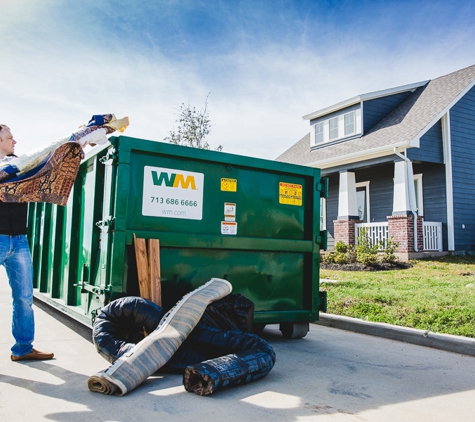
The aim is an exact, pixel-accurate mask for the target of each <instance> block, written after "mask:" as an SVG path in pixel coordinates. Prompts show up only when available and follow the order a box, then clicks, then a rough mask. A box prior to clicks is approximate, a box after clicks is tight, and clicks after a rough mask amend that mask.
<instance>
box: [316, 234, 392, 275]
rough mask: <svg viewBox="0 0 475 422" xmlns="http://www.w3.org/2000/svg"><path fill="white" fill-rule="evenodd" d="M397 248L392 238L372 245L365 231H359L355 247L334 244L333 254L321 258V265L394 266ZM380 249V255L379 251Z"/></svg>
mask: <svg viewBox="0 0 475 422" xmlns="http://www.w3.org/2000/svg"><path fill="white" fill-rule="evenodd" d="M397 247H398V244H397V242H395V241H394V239H393V238H390V239H388V240H386V242H380V243H376V244H373V242H372V240H371V238H370V237H369V235H368V231H367V230H366V229H362V230H360V235H359V236H358V239H357V244H356V245H347V244H346V243H344V242H342V241H338V242H337V243H336V244H335V248H334V251H333V252H330V253H327V254H325V255H323V256H322V263H323V264H337V265H347V264H360V265H363V266H365V267H375V266H378V265H380V264H386V265H396V264H397V262H398V258H397V257H396V255H395V254H394V253H395V251H396V248H397ZM381 249H382V254H380V253H379V252H380V250H381Z"/></svg>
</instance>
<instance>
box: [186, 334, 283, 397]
mask: <svg viewBox="0 0 475 422" xmlns="http://www.w3.org/2000/svg"><path fill="white" fill-rule="evenodd" d="M201 331H202V332H201V336H200V339H199V341H200V342H203V343H206V342H208V343H210V344H213V345H214V346H215V347H220V348H223V349H224V350H226V349H228V350H233V351H234V353H230V354H228V355H226V356H221V357H217V358H214V359H208V360H206V361H204V362H201V363H196V364H193V365H189V366H187V367H186V369H185V373H184V374H183V385H184V386H185V390H186V391H189V392H193V393H195V394H198V395H200V396H207V395H209V394H213V393H214V392H215V391H216V390H219V389H222V388H227V387H231V386H234V385H240V384H246V383H248V382H251V381H254V380H257V379H259V378H262V377H265V376H266V375H267V374H268V373H269V372H270V371H271V370H272V368H273V367H274V364H275V353H274V350H273V349H272V347H271V346H270V344H269V343H267V342H266V341H265V340H264V339H262V338H260V337H258V336H256V335H255V334H250V333H243V332H239V331H216V332H212V331H211V328H204V330H201Z"/></svg>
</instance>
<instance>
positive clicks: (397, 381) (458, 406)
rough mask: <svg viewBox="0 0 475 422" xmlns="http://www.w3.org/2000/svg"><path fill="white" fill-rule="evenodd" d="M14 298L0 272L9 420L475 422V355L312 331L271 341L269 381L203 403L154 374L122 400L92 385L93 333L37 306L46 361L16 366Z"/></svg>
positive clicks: (1, 362) (0, 407)
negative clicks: (13, 353)
mask: <svg viewBox="0 0 475 422" xmlns="http://www.w3.org/2000/svg"><path fill="white" fill-rule="evenodd" d="M10 312H11V305H10V292H9V288H8V284H7V280H6V277H5V274H4V271H3V268H2V269H0V313H1V318H0V332H1V333H2V334H3V336H2V339H1V341H0V420H1V421H45V420H46V421H64V422H74V421H124V422H126V421H127V422H130V421H140V420H146V421H152V420H153V421H161V422H167V421H175V422H176V421H180V422H181V421H190V422H191V421H192V422H197V421H227V422H228V421H243V420H251V421H266V422H267V421H269V422H270V421H285V422H287V421H314V420H315V421H358V422H361V421H375V422H376V421H377V422H381V421H384V422H391V421H397V422H406V421H424V422H425V421H431V422H436V421H443V422H446V421H451V422H458V421H460V422H471V421H475V412H474V406H475V405H474V403H475V358H474V357H471V356H467V355H460V354H457V353H451V352H445V351H441V350H436V349H432V348H427V347H423V346H416V345H412V344H408V343H402V342H398V341H394V340H388V339H383V338H379V337H374V336H369V335H365V334H357V333H354V332H349V331H345V330H339V329H336V328H331V327H326V326H321V325H312V326H311V330H310V333H309V334H308V336H307V337H306V338H304V339H300V340H285V339H283V338H282V337H281V336H280V333H279V332H278V331H277V327H269V328H266V330H265V331H264V334H263V336H264V337H265V338H266V339H267V340H268V341H269V342H270V343H271V344H272V346H273V347H274V349H275V351H276V354H277V362H276V365H275V367H274V369H273V370H272V372H271V373H270V374H269V375H268V376H267V377H266V378H264V379H262V380H259V381H256V382H254V383H252V384H248V385H245V386H242V387H237V388H233V389H229V390H222V391H221V392H218V393H216V394H215V395H213V396H210V397H200V396H196V395H194V394H192V393H188V392H186V391H185V390H184V388H183V385H182V380H181V377H180V376H178V375H155V376H152V377H150V378H149V379H148V380H147V382H146V383H144V384H142V385H141V386H140V387H138V388H137V389H136V390H134V391H132V392H131V393H129V394H127V395H126V396H123V397H115V396H113V397H111V396H104V395H101V394H98V393H92V392H90V391H89V390H88V389H87V379H88V377H89V376H90V375H92V374H94V373H95V372H97V371H98V370H101V369H105V368H107V367H108V363H107V362H106V361H105V360H104V359H103V358H101V357H100V356H99V355H98V354H97V353H96V351H95V348H94V346H93V344H92V343H91V341H90V331H89V330H88V329H86V328H85V327H83V326H81V325H77V324H75V323H71V322H69V321H68V320H67V319H65V318H64V317H61V316H57V315H55V314H54V313H53V314H51V313H47V312H45V310H44V309H43V306H40V307H39V305H35V313H36V317H37V341H36V343H35V345H36V346H37V347H38V348H39V349H45V350H53V351H54V352H55V353H56V357H55V359H54V360H51V361H47V362H29V363H27V362H23V363H18V362H11V361H10V350H9V349H10V347H11V344H12V341H13V339H12V337H11V334H10V317H11V315H10Z"/></svg>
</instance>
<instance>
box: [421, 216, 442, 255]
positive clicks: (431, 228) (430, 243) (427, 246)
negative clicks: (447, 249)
mask: <svg viewBox="0 0 475 422" xmlns="http://www.w3.org/2000/svg"><path fill="white" fill-rule="evenodd" d="M442 248H443V246H442V223H435V222H432V221H424V250H425V251H439V252H442Z"/></svg>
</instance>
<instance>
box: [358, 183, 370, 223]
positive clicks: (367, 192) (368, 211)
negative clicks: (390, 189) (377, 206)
mask: <svg viewBox="0 0 475 422" xmlns="http://www.w3.org/2000/svg"><path fill="white" fill-rule="evenodd" d="M355 187H356V189H358V188H365V189H366V210H367V211H366V215H367V216H368V223H370V222H371V214H370V211H371V208H370V200H369V180H367V181H366V182H359V183H356V184H355Z"/></svg>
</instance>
